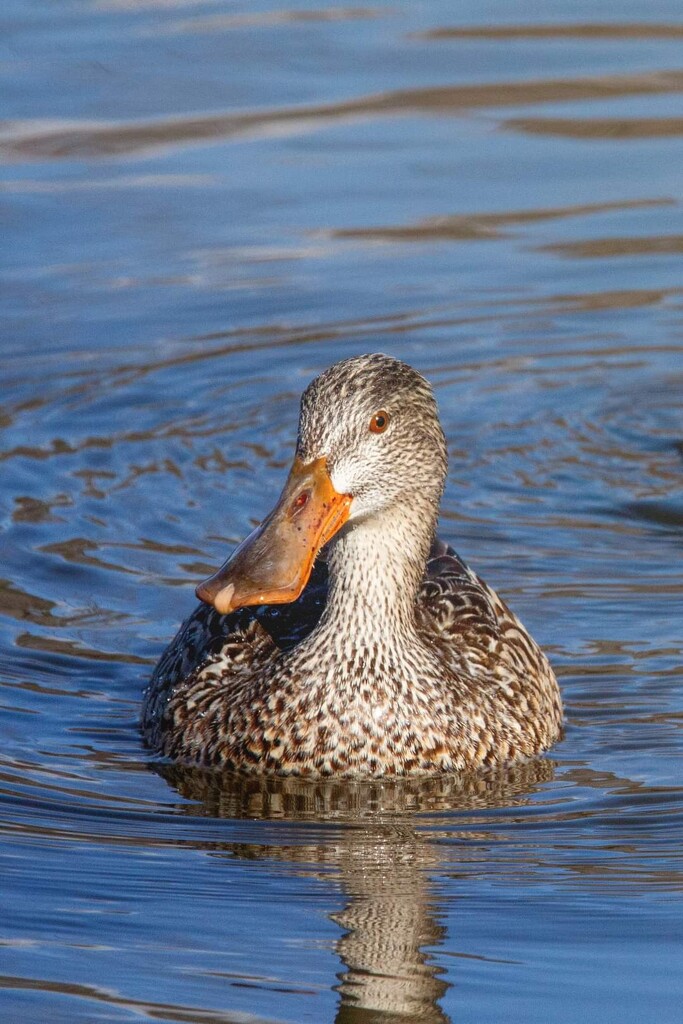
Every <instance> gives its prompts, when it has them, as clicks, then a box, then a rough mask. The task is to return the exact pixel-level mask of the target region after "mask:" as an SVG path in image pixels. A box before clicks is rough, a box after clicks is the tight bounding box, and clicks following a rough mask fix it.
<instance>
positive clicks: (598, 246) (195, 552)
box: [0, 0, 683, 1024]
mask: <svg viewBox="0 0 683 1024" xmlns="http://www.w3.org/2000/svg"><path fill="white" fill-rule="evenodd" d="M617 6H618V12H616V7H615V5H613V4H608V3H607V2H606V0H576V2H575V3H573V4H571V5H567V4H566V2H562V3H561V2H559V0H546V2H545V3H544V4H542V5H541V4H538V5H537V4H531V3H526V4H525V3H521V4H516V5H510V4H506V3H505V2H503V0H486V2H484V3H482V2H478V3H474V2H473V0H463V2H462V3H459V4H453V3H451V2H447V0H442V2H439V0H433V2H431V0H425V2H417V3H397V2H385V0H371V2H370V3H369V4H368V5H367V6H355V5H346V6H345V5H343V4H340V3H330V4H324V3H321V2H318V3H315V2H310V0H297V3H296V5H295V6H294V7H293V8H288V7H286V6H281V5H277V4H275V3H270V2H266V0H255V2H244V3H232V2H228V0H64V2H62V3H60V4H55V3H51V2H49V0H5V2H4V4H3V7H2V12H1V13H0V29H1V31H0V118H1V119H2V120H1V121H0V225H1V232H2V247H1V251H0V261H1V268H0V278H1V283H2V293H1V297H0V316H1V319H2V340H1V341H0V346H1V352H2V376H1V380H0V389H1V390H0V461H1V470H0V472H1V478H2V488H1V490H0V515H1V516H2V520H1V526H2V531H1V533H0V542H1V544H2V570H1V576H2V581H1V585H0V615H1V617H0V648H1V655H0V703H1V705H2V708H1V719H0V721H1V724H0V728H1V730H2V733H1V735H2V746H1V749H0V761H1V769H0V770H1V777H2V784H1V792H0V801H1V809H0V815H1V818H2V823H1V832H0V857H1V858H2V875H1V881H0V886H1V887H2V897H1V900H2V903H1V905H2V914H1V915H0V1014H1V1016H2V1019H3V1020H6V1021H11V1022H12V1024H28V1022H36V1021H50V1022H53V1024H54V1022H57V1024H59V1022H63V1021H68V1022H69V1024H76V1022H82V1021H83V1022H84V1021H88V1022H91V1021H98V1022H99V1021H131V1020H132V1021H138V1020H139V1021H144V1020H150V1019H152V1020H155V1021H206V1022H212V1024H218V1022H221V1024H244V1022H252V1024H255V1022H275V1021H289V1022H301V1024H303V1022H327V1021H330V1022H331V1021H338V1022H342V1021H343V1022H346V1024H349V1022H353V1024H389V1022H395V1021H405V1022H410V1021H425V1022H452V1024H455V1022H456V1021H465V1022H466V1021H477V1022H478V1024H488V1022H491V1024H494V1022H495V1024H497V1022H500V1021H503V1020H505V1021H525V1022H529V1024H545V1022H547V1021H553V1022H555V1024H564V1022H575V1021H587V1020H600V1021H603V1022H612V1021H614V1022H617V1021H618V1022H620V1024H625V1022H639V1024H640V1022H643V1021H655V1020H656V1021H658V1022H674V1021H679V1020H680V1019H681V1016H680V1015H681V1009H680V1008H681V1005H683V971H682V970H681V968H682V967H683V952H682V950H683V944H682V940H683V916H682V911H683V853H682V850H683V845H682V844H683V771H682V768H683V731H682V729H681V727H682V725H683V699H682V689H683V659H682V649H683V636H682V632H681V621H682V618H683V559H682V557H681V556H682V555H683V411H682V397H683V358H682V356H683V287H682V284H681V281H682V276H681V253H682V252H683V206H682V205H681V203H682V201H683V181H682V173H681V168H682V167H683V107H682V106H681V93H683V64H682V61H681V55H682V49H681V48H682V46H683V22H681V19H680V13H681V12H680V4H679V3H678V2H677V0H671V2H665V0H648V2H647V3H646V2H645V0H624V2H622V3H620V4H619V5H617ZM617 18H618V19H619V20H616V19H617ZM364 351H384V352H388V353H391V354H393V355H396V356H399V357H400V358H403V359H405V360H407V361H408V362H410V363H412V364H413V365H415V366H416V367H418V368H419V369H420V370H422V371H423V372H424V373H425V374H427V375H428V376H429V378H430V379H431V380H432V381H433V382H434V385H435V388H436V391H437V396H438V400H439V404H440V408H441V414H442V418H443V423H444V427H445V430H446V434H447V436H448V439H449V448H450V472H449V479H448V484H447V489H446V494H445V499H444V507H443V515H442V521H441V534H442V536H443V537H444V538H445V539H446V540H448V541H449V542H450V543H452V544H453V545H454V546H455V547H456V548H457V549H458V550H459V551H460V553H461V554H462V555H463V556H464V557H465V558H466V559H467V560H468V561H469V563H470V564H471V565H473V566H474V567H475V568H476V569H477V570H478V571H479V572H480V573H481V574H482V575H483V576H484V578H485V579H487V580H488V581H489V582H490V583H491V584H493V585H494V586H495V587H496V588H497V589H498V590H499V591H500V592H501V593H502V594H503V595H504V596H505V597H506V598H507V599H508V600H509V601H510V603H511V604H512V606H513V607H514V609H515V610H516V611H517V612H518V613H519V614H520V616H521V617H522V619H523V620H524V621H525V622H526V624H527V625H528V626H529V628H530V630H531V632H532V633H533V634H534V636H536V637H537V639H538V640H539V641H540V642H541V643H542V645H543V646H544V647H545V649H546V650H547V651H548V653H549V655H550V657H551V659H552V661H553V663H554V665H555V667H556V670H557V673H558V676H559V678H560V682H561V685H562V689H563V693H564V698H565V703H566V713H567V727H566V735H565V737H564V739H563V740H562V742H561V743H559V744H558V745H557V746H556V747H555V748H554V750H553V751H552V752H551V754H550V756H548V757H547V758H545V759H540V760H539V761H538V762H535V763H532V764H528V765H524V766H522V767H520V768H518V769H516V770H514V771H510V772H507V773H503V774H501V775H500V776H496V777H494V778H488V779H482V778H465V779H445V780H443V779H442V780H435V781H432V782H429V781H426V782H422V783H420V784H416V783H412V784H411V783H393V784H389V783H380V782H377V783H374V784H354V783H336V784H335V783H325V784H315V783H294V782H292V781H286V780H285V781H277V782H273V781H271V782H259V781H254V780H252V781H250V782H248V783H244V782H240V780H239V779H238V778H234V777H221V776H212V775H210V774H207V773H201V772H188V771H181V770H178V769H174V768H173V767H171V766H168V765H163V764H159V762H158V760H157V759H156V758H154V757H153V756H151V755H150V754H149V752H147V751H146V750H145V749H144V747H143V745H142V743H141V741H140V737H139V733H138V726H137V722H138V716H139V710H140V703H141V693H142V690H143V687H144V685H145V682H146V680H147V678H148V677H149V674H150V672H151V669H152V667H153V665H154V662H155V660H156V658H157V657H158V655H159V653H160V652H161V650H162V648H163V646H164V645H165V643H166V642H167V641H168V640H169V638H170V637H171V636H172V635H173V633H174V631H175V629H176V628H177V625H178V623H179V621H180V620H181V619H182V618H183V617H184V616H185V615H186V614H187V613H188V612H189V611H190V610H191V608H192V607H193V606H194V596H193V587H194V584H195V583H196V582H197V581H198V580H199V579H201V578H203V577H204V576H205V575H206V574H207V573H208V572H209V571H210V570H211V569H212V568H213V567H215V566H216V565H217V564H218V563H219V562H221V561H222V560H223V559H224V558H225V556H226V555H227V553H228V552H229V550H230V549H231V547H232V546H233V545H234V544H235V543H236V542H237V541H238V540H239V539H240V538H242V537H243V536H244V535H245V534H246V533H247V532H248V531H249V530H250V528H251V527H252V525H253V524H254V523H255V522H257V521H258V519H259V518H260V517H261V516H262V515H263V514H264V513H265V511H266V510H267V509H268V507H269V504H270V502H271V501H272V499H273V498H274V497H275V496H276V495H277V493H278V492H279V489H280V486H281V484H282V481H283V478H284V475H285V472H286V466H287V464H288V462H289V459H290V456H291V453H292V443H293V440H294V437H295V432H296V415H297V407H298V396H299V394H300V392H301V390H302V388H303V387H304V386H305V384H306V383H307V382H308V380H309V379H310V378H311V377H312V376H313V375H314V374H315V373H316V372H318V371H319V370H321V369H322V368H324V367H326V366H328V365H329V364H331V363H332V362H334V361H335V360H337V359H339V358H342V357H344V356H347V355H352V354H357V353H360V352H364Z"/></svg>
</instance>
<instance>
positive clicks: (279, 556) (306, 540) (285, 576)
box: [197, 458, 351, 615]
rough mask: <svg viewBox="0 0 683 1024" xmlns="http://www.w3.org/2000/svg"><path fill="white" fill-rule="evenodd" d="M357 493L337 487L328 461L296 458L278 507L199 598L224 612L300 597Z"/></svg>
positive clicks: (200, 589) (200, 590) (205, 584)
mask: <svg viewBox="0 0 683 1024" xmlns="http://www.w3.org/2000/svg"><path fill="white" fill-rule="evenodd" d="M350 506H351V495H349V494H339V493H338V491H336V490H335V489H334V487H333V485H332V480H331V479H330V474H329V472H328V470H327V464H326V460H325V459H324V458H322V459H316V460H315V461H314V462H309V463H307V464H305V463H303V462H302V461H301V459H295V460H294V465H293V466H292V469H291V471H290V474H289V477H288V478H287V483H286V484H285V487H284V490H283V492H282V494H281V495H280V498H279V501H278V503H277V505H276V506H275V508H274V509H273V511H272V512H271V513H270V515H269V516H267V518H266V519H264V521H263V522H262V523H261V525H260V526H258V527H257V528H256V529H255V530H254V531H253V533H251V534H249V536H248V537H247V539H246V540H244V541H243V542H242V543H241V544H240V546H239V547H238V548H237V549H236V550H235V551H234V553H233V554H232V555H231V556H230V558H229V559H228V561H227V562H226V563H225V565H222V566H221V568H220V569H219V570H218V572H216V573H214V575H213V576H210V577H209V579H208V580H204V582H203V583H200V584H199V586H198V587H197V597H198V598H200V600H202V601H205V602H206V603H207V604H212V605H213V606H214V608H215V609H216V611H218V612H220V614H221V615H227V614H228V613H229V612H234V611H235V610H236V609H237V608H243V607H245V606H247V605H258V604H286V603H287V602H289V601H295V600H296V599H297V597H299V595H300V594H301V592H302V591H303V589H304V587H305V586H306V584H307V583H308V579H309V577H310V575H311V569H312V568H313V563H314V561H315V556H316V555H317V554H318V552H319V551H320V549H321V548H322V547H323V545H324V544H327V542H328V540H330V538H332V537H333V536H334V535H335V533H336V532H337V531H338V530H339V529H340V528H341V527H342V526H343V525H344V523H345V522H346V521H347V519H348V518H349V508H350Z"/></svg>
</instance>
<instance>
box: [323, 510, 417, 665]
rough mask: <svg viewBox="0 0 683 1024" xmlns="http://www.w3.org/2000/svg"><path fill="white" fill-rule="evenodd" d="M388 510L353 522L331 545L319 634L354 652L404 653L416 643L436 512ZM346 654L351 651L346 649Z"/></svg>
mask: <svg viewBox="0 0 683 1024" xmlns="http://www.w3.org/2000/svg"><path fill="white" fill-rule="evenodd" d="M413 511H414V512H415V513H416V514H415V515H411V516H410V518H409V519H406V517H405V514H404V515H403V516H398V515H396V516H395V517H393V519H392V517H391V516H387V514H386V513H385V514H383V515H382V516H381V517H379V516H368V517H365V518H364V519H362V520H361V521H359V522H358V523H353V522H352V523H350V524H349V525H348V526H347V527H346V528H345V529H344V530H343V531H342V532H341V533H340V534H339V535H338V537H337V538H335V540H334V542H333V543H332V544H331V545H330V548H329V553H328V567H329V592H328V599H327V604H326V607H325V611H324V613H323V615H322V618H321V620H320V624H319V626H318V630H317V632H318V633H319V634H322V635H323V636H324V638H325V640H326V642H329V640H330V635H332V637H333V638H334V647H335V649H336V650H340V645H343V644H348V646H349V648H350V649H351V650H352V651H353V652H354V656H355V655H357V654H360V655H361V656H363V655H365V656H367V655H371V654H372V652H373V651H376V650H377V649H378V648H384V649H390V650H394V651H395V652H397V653H399V652H400V651H401V649H405V648H406V647H411V646H413V645H414V644H415V642H416V639H417V637H416V625H415V598H416V595H417V591H418V589H419V587H420V583H421V581H422V578H423V576H424V570H425V563H426V561H427V557H428V555H429V549H430V545H431V542H432V537H433V532H434V525H435V523H434V520H435V514H434V512H433V511H431V510H430V511H431V514H430V512H428V513H427V514H426V515H425V510H420V511H419V512H418V510H413ZM340 653H341V654H342V657H345V656H348V652H345V653H344V652H341V651H340Z"/></svg>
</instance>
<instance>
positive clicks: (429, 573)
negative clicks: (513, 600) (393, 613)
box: [416, 537, 512, 647]
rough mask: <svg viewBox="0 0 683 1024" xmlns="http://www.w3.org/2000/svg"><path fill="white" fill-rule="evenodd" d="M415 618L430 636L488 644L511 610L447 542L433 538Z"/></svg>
mask: <svg viewBox="0 0 683 1024" xmlns="http://www.w3.org/2000/svg"><path fill="white" fill-rule="evenodd" d="M416 613H417V622H418V625H419V626H420V628H421V629H422V630H423V631H424V632H425V633H427V634H429V635H430V636H431V637H432V638H436V639H442V640H446V641H448V640H454V639H457V638H458V637H461V638H462V639H463V641H466V642H467V644H468V645H471V644H472V641H473V638H476V644H475V646H477V647H479V646H488V645H489V643H490V642H495V641H496V640H498V639H499V638H500V635H501V626H502V619H503V618H506V617H507V616H510V617H512V613H511V612H509V611H508V609H507V607H506V606H505V605H504V604H503V602H502V601H501V600H500V598H499V597H498V595H497V594H496V593H495V592H494V591H493V590H491V588H490V587H489V586H487V585H486V583H484V581H483V580H482V579H480V578H479V576H477V574H476V573H475V572H473V571H472V569H470V568H469V567H468V566H467V565H466V564H465V562H463V560H462V558H460V556H459V555H458V554H457V553H456V552H455V551H454V550H453V548H452V547H450V545H448V544H446V543H445V542H444V541H442V540H440V539H439V538H438V537H437V538H435V540H434V543H433V544H432V549H431V551H430V553H429V559H428V561H427V565H426V569H425V575H424V579H423V581H422V585H421V587H420V590H419V591H418V595H417V600H416Z"/></svg>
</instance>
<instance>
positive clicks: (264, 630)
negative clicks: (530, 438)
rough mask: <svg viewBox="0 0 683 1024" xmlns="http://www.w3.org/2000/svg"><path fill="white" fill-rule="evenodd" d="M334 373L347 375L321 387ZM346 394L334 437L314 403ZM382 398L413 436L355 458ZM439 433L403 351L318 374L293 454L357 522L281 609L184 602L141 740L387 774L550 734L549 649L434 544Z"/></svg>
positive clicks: (320, 769) (452, 764)
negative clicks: (309, 463)
mask: <svg viewBox="0 0 683 1024" xmlns="http://www.w3.org/2000/svg"><path fill="white" fill-rule="evenodd" d="M335 375H336V378H337V381H338V382H340V386H339V387H336V388H335V387H334V386H333V387H332V388H331V389H330V388H329V387H328V385H329V384H330V379H331V382H332V385H334V384H335ZM392 375H393V376H392ZM359 376H360V378H361V381H362V383H363V385H364V386H363V392H364V394H365V395H367V392H368V391H371V392H372V391H373V389H374V391H375V392H376V393H373V394H371V395H370V397H369V399H368V400H367V401H366V402H365V404H364V405H363V408H361V410H360V412H359V413H358V415H357V419H358V425H354V423H353V419H354V416H356V413H357V409H356V407H357V406H358V404H359V394H358V392H359V386H358V377H359ZM368 377H369V378H370V379H369V381H368V380H367V378H368ZM349 378H350V381H349ZM354 381H355V386H354ZM321 382H322V383H321ZM311 389H313V390H311ZM326 391H329V392H331V394H330V396H327V397H328V401H327V402H324V401H323V399H324V398H325V397H326ZM392 396H393V397H394V398H395V401H394V404H393V405H392V403H391V401H390V398H391V397H392ZM396 396H398V397H397V398H396ZM331 397H335V398H336V399H337V401H336V403H335V402H331V401H330V398H331ZM411 402H412V408H410V405H411ZM430 403H431V404H430ZM349 405H351V406H352V413H351V415H350V416H349V417H346V420H348V419H350V420H351V421H352V422H351V424H349V422H346V420H345V422H343V423H342V425H341V428H342V430H343V432H342V436H341V437H340V435H339V434H336V435H334V434H333V435H332V436H330V433H329V429H330V428H327V427H326V424H327V423H328V421H329V419H330V417H329V416H328V417H322V416H321V414H320V409H321V407H322V408H326V409H327V410H328V411H329V408H330V406H331V407H332V408H333V409H334V408H335V407H336V408H337V409H339V416H341V414H342V413H343V411H344V409H345V408H346V407H347V406H349ZM378 407H379V408H382V409H385V408H388V409H389V411H390V412H391V414H392V416H394V418H398V416H399V415H401V414H402V413H403V411H404V410H405V409H406V408H408V409H409V414H410V416H408V417H407V418H408V427H410V417H412V419H413V421H415V420H416V419H417V424H418V427H419V430H418V431H417V434H418V438H417V440H414V435H415V433H416V431H415V429H413V430H412V431H409V430H407V429H406V431H405V433H404V434H401V433H400V432H399V429H398V428H397V429H396V432H395V437H394V441H393V444H392V447H391V448H389V447H388V446H387V447H385V448H384V449H382V450H379V449H378V448H377V447H376V448H374V449H369V448H368V452H369V453H370V454H369V455H368V454H367V453H366V457H365V458H362V459H359V458H355V457H354V448H357V447H361V448H362V446H363V445H366V444H369V443H370V442H366V441H365V440H364V438H361V435H360V434H359V430H360V426H359V425H360V424H364V423H367V421H368V419H369V417H368V415H367V410H368V409H370V410H373V409H375V408H378ZM339 416H338V417H336V419H338V418H339ZM332 419H333V420H334V419H335V417H332ZM399 426H400V424H399ZM414 426H415V424H414V423H413V427H414ZM332 429H338V428H332ZM354 431H355V433H354ZM387 433H389V431H387ZM442 437H443V435H442V434H441V431H440V426H439V425H438V418H437V417H436V408H435V405H434V403H433V399H432V398H431V390H429V386H428V385H427V383H426V381H424V379H423V378H422V377H420V376H419V375H418V374H417V373H416V372H415V371H414V370H412V369H411V368H410V367H406V366H405V364H403V363H398V361H396V360H393V359H389V358H388V357H385V356H366V357H360V359H356V360H347V361H345V362H344V363H340V364H336V366H335V367H332V368H331V370H329V371H327V372H326V374H323V375H322V377H320V378H318V379H317V381H315V382H313V385H311V387H310V388H309V389H307V392H306V394H305V395H304V400H303V408H302V421H301V424H300V436H299V444H298V451H299V453H300V454H301V455H302V457H304V458H308V459H311V458H318V457H320V455H321V453H323V454H325V455H326V456H327V457H329V458H330V461H331V463H332V471H331V476H332V480H333V481H335V474H336V480H337V481H339V480H340V479H341V478H343V483H341V484H340V485H339V488H341V487H345V488H349V489H350V488H351V487H353V492H352V493H354V505H353V506H352V516H351V519H350V522H349V523H348V524H347V526H346V527H344V528H343V529H342V530H340V532H339V533H338V534H337V536H335V537H334V538H333V540H332V541H331V542H330V543H329V544H328V546H327V548H326V549H325V550H324V553H323V556H321V557H319V558H318V559H317V561H316V563H315V565H314V568H313V572H312V575H311V578H310V580H309V581H308V584H307V586H306V587H305V589H304V590H303V593H302V594H301V596H300V597H299V598H298V599H297V600H296V601H294V602H292V603H291V604H282V605H264V606H258V607H250V608H241V609H239V610H238V611H236V612H233V613H231V614H229V615H220V614H219V613H218V612H217V611H216V610H215V609H214V608H213V607H211V606H209V605H205V604H202V605H200V606H199V607H198V608H197V609H196V610H195V611H194V612H193V613H192V615H191V616H190V617H189V618H188V619H187V621H186V622H185V623H184V624H183V626H182V627H181V629H180V631H179V633H178V635H177V636H176V638H175V639H174V641H173V642H172V643H171V644H170V645H169V647H168V648H167V650H166V651H165V653H164V654H163V656H162V658H161V660H160V662H159V664H158V665H157V668H156V670H155V672H154V675H153V677H152V680H151V683H150V686H149V687H148V690H147V692H146V696H145V704H144V710H143V732H144V735H145V738H146V740H147V742H148V743H149V744H150V745H151V746H153V747H154V748H155V749H157V750H159V751H160V752H161V753H163V754H165V755H167V756H169V757H171V758H173V759H174V760H177V761H179V762H182V763H186V764H197V765H204V766H224V767H232V768H236V769H240V770H246V771H251V772H261V773H275V774H296V775H313V776H329V775H336V776H379V775H421V774H433V773H438V772H454V771H463V770H471V769H478V768H480V767H483V766H492V765H507V764H511V763H514V762H516V761H520V760H523V759H525V758H529V757H531V756H533V755H535V754H538V753H539V752H540V751H543V750H545V749H547V748H548V747H549V746H550V745H551V744H552V743H553V742H554V741H555V740H556V738H557V737H558V735H559V733H560V730H561V724H562V706H561V700H560V694H559V688H558V686H557V682H556V679H555V676H554V674H553V672H552V669H551V667H550V665H549V663H548V661H547V659H546V657H545V655H544V654H543V653H542V651H541V650H540V648H539V647H538V646H537V645H536V643H535V642H534V641H533V639H532V638H531V637H530V636H529V634H528V633H527V631H526V630H525V628H524V627H523V626H522V624H521V622H520V621H519V620H518V619H517V617H516V616H515V615H514V614H513V613H512V612H511V611H510V609H509V608H508V607H507V605H506V604H505V603H504V602H503V601H502V600H501V598H500V597H498V595H497V594H496V593H495V592H494V591H493V590H492V589H491V588H490V587H488V586H487V585H486V584H485V583H484V582H483V581H482V580H481V579H480V578H479V577H478V576H477V575H476V574H475V573H474V572H473V571H472V570H471V569H469V568H468V567H467V565H466V564H465V563H464V562H463V561H462V560H461V559H460V558H459V556H458V555H457V554H456V553H455V551H453V549H452V548H450V547H449V546H447V545H446V544H445V543H443V542H442V541H440V540H438V539H434V528H435V523H436V516H437V513H438V504H439V499H440V495H441V489H442V486H443V478H444V475H445V445H443V442H442V441H441V440H440V438H442ZM358 438H361V439H360V440H358ZM413 442H414V443H413ZM430 445H431V447H432V449H433V450H432V451H431V453H430V450H429V446H430ZM373 459H374V463H373ZM382 459H383V460H384V464H383V463H382ZM368 462H370V463H371V464H373V470H372V472H371V473H368V468H367V467H368ZM378 478H379V481H378ZM365 481H367V483H365ZM416 483H417V486H416ZM335 486H337V483H336V482H335ZM387 492H389V495H390V498H389V500H387V501H385V498H384V497H383V496H384V495H386V493H387ZM408 492H409V495H410V496H409V497H408ZM357 496H358V497H357ZM354 508H357V509H358V511H357V512H356V513H355V514H354Z"/></svg>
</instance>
